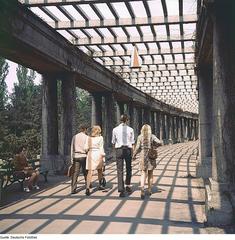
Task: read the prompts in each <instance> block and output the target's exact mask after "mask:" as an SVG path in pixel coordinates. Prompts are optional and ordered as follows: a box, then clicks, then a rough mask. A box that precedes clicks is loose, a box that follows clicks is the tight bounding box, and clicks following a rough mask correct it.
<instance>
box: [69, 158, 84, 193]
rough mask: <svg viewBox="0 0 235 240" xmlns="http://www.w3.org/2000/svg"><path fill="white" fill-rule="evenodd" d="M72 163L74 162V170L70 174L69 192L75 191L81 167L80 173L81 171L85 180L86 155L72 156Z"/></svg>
mask: <svg viewBox="0 0 235 240" xmlns="http://www.w3.org/2000/svg"><path fill="white" fill-rule="evenodd" d="M73 164H75V170H74V174H73V176H72V182H71V192H74V191H76V188H77V180H78V176H79V172H80V169H82V173H83V176H84V179H85V181H86V175H87V174H86V157H82V158H74V159H73Z"/></svg>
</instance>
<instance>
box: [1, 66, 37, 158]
mask: <svg viewBox="0 0 235 240" xmlns="http://www.w3.org/2000/svg"><path fill="white" fill-rule="evenodd" d="M17 78H18V83H15V84H14V89H13V93H12V94H11V95H10V100H11V101H10V103H9V104H8V105H7V106H6V110H5V114H4V118H3V117H0V121H2V126H4V127H3V128H2V129H0V133H2V135H1V139H0V157H2V158H8V157H12V156H13V154H14V153H15V151H16V150H17V148H19V147H20V146H22V145H27V146H28V149H29V152H30V153H31V155H33V156H35V155H36V154H39V153H40V147H41V143H40V138H41V137H40V132H41V87H40V86H36V85H35V84H34V82H33V81H34V79H35V72H33V71H31V72H29V70H28V69H27V68H25V67H22V66H20V65H18V68H17ZM1 130H2V131H1Z"/></svg>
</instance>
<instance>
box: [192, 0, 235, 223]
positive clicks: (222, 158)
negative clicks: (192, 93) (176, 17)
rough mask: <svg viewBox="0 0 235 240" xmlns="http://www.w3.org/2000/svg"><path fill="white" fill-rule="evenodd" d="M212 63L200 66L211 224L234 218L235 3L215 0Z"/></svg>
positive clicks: (200, 170)
mask: <svg viewBox="0 0 235 240" xmlns="http://www.w3.org/2000/svg"><path fill="white" fill-rule="evenodd" d="M213 4H214V6H213V8H212V9H213V11H212V12H211V13H210V14H211V15H210V16H212V22H213V61H212V62H213V63H212V64H211V65H209V66H208V65H205V64H204V65H201V66H199V69H198V81H199V116H200V120H199V121H200V158H199V162H198V167H197V174H198V176H199V177H203V178H204V180H205V183H206V216H207V221H208V224H210V225H227V224H232V223H234V218H235V212H234V209H235V67H234V65H235V28H234V21H235V14H234V12H235V2H234V1H231V0H228V1H218V0H215V1H214V3H213Z"/></svg>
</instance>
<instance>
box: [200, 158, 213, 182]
mask: <svg viewBox="0 0 235 240" xmlns="http://www.w3.org/2000/svg"><path fill="white" fill-rule="evenodd" d="M198 159H199V160H198V162H197V163H196V177H201V178H203V179H206V178H209V177H211V176H212V167H211V157H207V158H205V159H201V156H199V157H198Z"/></svg>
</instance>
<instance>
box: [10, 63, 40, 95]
mask: <svg viewBox="0 0 235 240" xmlns="http://www.w3.org/2000/svg"><path fill="white" fill-rule="evenodd" d="M7 62H8V64H9V73H8V75H7V77H6V83H7V89H8V92H9V93H12V90H13V87H14V83H16V82H17V76H16V68H17V65H18V64H17V63H14V62H12V61H9V60H7ZM40 81H41V75H40V74H38V73H36V79H35V81H34V82H35V84H39V83H40Z"/></svg>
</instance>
